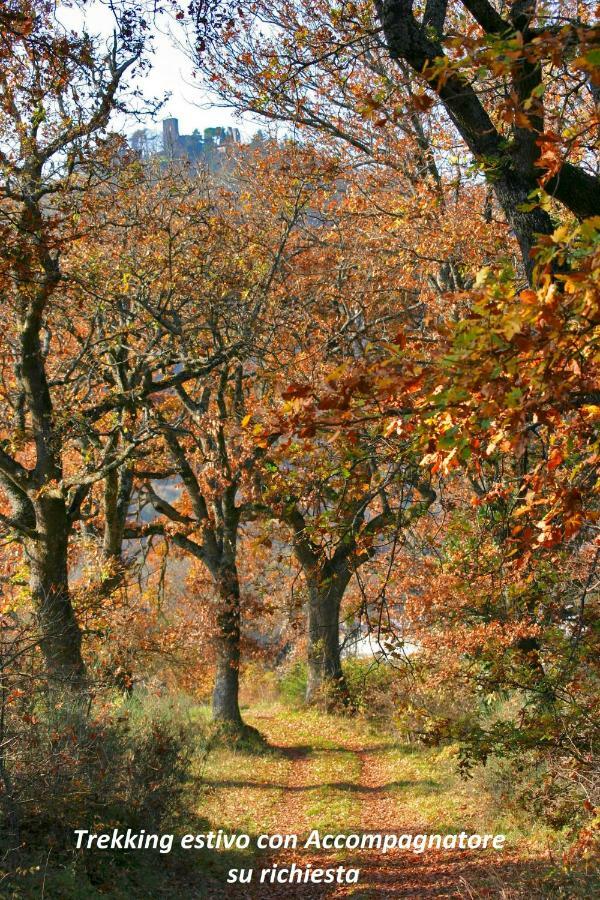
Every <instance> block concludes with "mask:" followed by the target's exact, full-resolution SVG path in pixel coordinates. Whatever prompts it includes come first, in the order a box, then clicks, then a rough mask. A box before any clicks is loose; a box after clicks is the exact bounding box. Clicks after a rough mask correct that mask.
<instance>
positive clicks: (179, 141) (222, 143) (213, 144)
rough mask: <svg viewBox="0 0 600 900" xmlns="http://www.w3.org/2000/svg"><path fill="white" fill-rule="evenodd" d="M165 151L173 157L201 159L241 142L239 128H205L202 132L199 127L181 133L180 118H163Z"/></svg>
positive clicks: (220, 126) (219, 126)
mask: <svg viewBox="0 0 600 900" xmlns="http://www.w3.org/2000/svg"><path fill="white" fill-rule="evenodd" d="M162 126H163V147H162V149H163V153H164V154H165V155H166V156H169V157H171V158H172V159H179V158H187V159H191V160H193V159H200V158H201V157H203V156H211V155H212V154H213V153H214V152H215V151H219V150H222V149H223V148H224V147H226V146H228V145H229V144H239V143H241V140H242V139H241V135H240V131H239V128H231V127H223V126H222V125H218V126H217V127H216V128H205V129H204V132H203V133H202V134H201V133H200V132H199V131H198V130H197V129H196V130H195V131H193V132H192V134H180V133H179V120H178V119H175V118H169V119H163V123H162Z"/></svg>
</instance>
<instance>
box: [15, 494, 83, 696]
mask: <svg viewBox="0 0 600 900" xmlns="http://www.w3.org/2000/svg"><path fill="white" fill-rule="evenodd" d="M33 505H34V509H35V517H36V531H37V537H36V539H32V540H30V541H28V542H27V547H26V551H27V557H28V561H29V586H30V590H31V598H32V601H33V604H34V608H35V610H36V614H37V620H38V626H39V631H40V647H41V650H42V654H43V656H44V661H45V664H46V672H47V674H48V676H49V678H50V680H51V681H52V682H53V684H54V685H55V686H58V685H60V684H64V685H65V686H69V687H77V686H80V685H81V684H82V683H83V680H84V674H85V668H84V663H83V658H82V655H81V631H80V629H79V625H78V624H77V620H76V618H75V613H74V612H73V606H72V604H71V597H70V593H69V578H68V560H67V553H68V543H69V531H70V527H69V521H68V515H67V510H66V507H65V502H64V500H63V498H61V497H52V496H45V497H43V498H41V499H39V500H37V501H35V502H34V504H33Z"/></svg>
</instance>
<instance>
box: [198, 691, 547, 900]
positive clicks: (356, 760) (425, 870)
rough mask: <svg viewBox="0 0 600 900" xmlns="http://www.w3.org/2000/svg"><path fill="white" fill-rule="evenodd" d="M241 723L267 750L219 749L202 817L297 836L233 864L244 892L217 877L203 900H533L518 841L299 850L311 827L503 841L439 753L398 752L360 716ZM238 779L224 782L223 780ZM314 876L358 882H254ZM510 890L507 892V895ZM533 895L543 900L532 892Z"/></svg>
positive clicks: (255, 714) (254, 714) (260, 716)
mask: <svg viewBox="0 0 600 900" xmlns="http://www.w3.org/2000/svg"><path fill="white" fill-rule="evenodd" d="M245 716H246V720H247V721H248V722H249V723H251V724H252V725H254V726H255V727H257V728H258V729H259V730H260V731H261V732H262V734H263V735H265V737H266V738H267V740H268V741H269V744H270V746H271V748H272V750H271V751H270V752H268V753H266V754H264V755H256V754H253V753H247V752H245V751H243V750H237V751H230V750H227V751H225V750H220V751H218V752H217V753H215V754H214V756H213V758H212V759H209V760H208V762H207V765H206V769H205V772H204V775H203V789H202V790H203V799H202V813H203V815H205V816H208V818H209V821H210V823H211V825H212V826H213V827H215V828H219V827H220V828H223V829H226V830H231V831H236V832H238V833H239V832H240V831H247V832H248V833H249V834H252V835H254V836H256V835H258V834H261V833H270V834H297V835H298V846H297V847H296V848H295V849H294V848H288V849H286V848H282V849H278V850H271V851H269V850H265V851H263V853H262V855H260V856H255V857H250V856H249V857H247V858H246V859H245V860H242V861H239V860H238V861H236V862H234V863H232V865H234V866H246V867H252V868H253V869H254V872H253V880H252V882H251V883H250V884H248V885H244V886H241V885H238V886H230V885H226V884H224V881H225V878H226V872H224V873H223V875H221V877H220V878H219V879H218V880H219V881H220V882H221V885H222V887H218V886H217V885H216V884H214V886H213V887H211V888H209V890H208V893H204V894H203V895H202V896H208V897H213V898H215V900H216V898H221V897H236V898H237V897H239V898H249V900H250V898H257V900H262V898H264V900H271V898H273V900H276V898H286V900H291V898H294V897H299V898H307V900H313V898H314V900H319V898H336V897H353V898H355V900H358V898H360V900H371V898H379V897H381V898H386V897H391V898H424V900H426V898H434V897H435V898H442V897H446V898H458V897H465V898H478V897H502V898H512V897H525V896H528V897H532V896H535V893H533V892H532V890H531V888H529V889H527V890H526V892H520V891H519V890H518V889H517V885H518V883H519V882H521V881H522V880H523V877H524V874H525V871H528V872H529V875H531V873H532V871H534V869H535V867H536V858H535V856H532V855H531V854H529V855H528V854H526V852H525V847H524V845H523V843H522V842H520V841H519V840H518V836H516V835H511V834H509V833H508V834H507V842H506V848H505V849H504V850H503V851H494V850H463V851H461V850H447V851H443V850H442V851H440V850H429V851H427V850H426V851H425V852H424V853H420V854H417V853H414V852H413V851H412V850H409V851H407V850H400V851H392V852H388V853H386V854H385V855H384V854H382V853H381V851H377V850H362V851H361V850H359V851H354V850H338V851H333V850H332V851H326V850H321V849H316V848H314V847H311V848H306V849H305V848H304V847H303V843H304V841H305V839H306V837H307V836H308V835H309V834H310V832H311V830H312V829H318V830H319V831H320V833H321V834H324V833H328V834H339V833H344V834H350V833H359V834H364V833H383V834H388V833H403V834H423V833H439V834H447V833H448V834H454V833H459V832H461V831H466V832H469V833H473V832H478V833H503V832H504V829H503V828H502V827H500V825H501V823H498V822H495V821H493V820H492V819H490V814H489V813H486V809H485V804H484V803H483V802H482V798H481V795H480V793H479V792H478V790H477V788H476V786H475V785H473V784H470V783H468V782H467V783H465V782H461V781H460V779H458V777H457V775H456V761H455V759H454V758H453V757H452V753H451V751H449V750H448V749H446V750H442V751H441V752H440V751H439V749H438V750H436V751H426V750H422V749H416V748H411V747H406V746H398V744H397V742H396V741H395V740H394V739H393V737H392V736H390V735H389V734H384V733H382V732H380V731H378V730H377V729H376V728H373V727H372V726H370V725H369V724H368V723H366V722H365V721H363V720H361V719H354V720H348V719H344V718H339V717H334V716H324V715H323V714H322V713H321V714H319V715H318V714H316V713H314V712H313V711H310V710H302V711H292V712H291V711H290V710H289V709H287V708H283V707H279V706H274V707H268V708H267V707H266V706H265V707H264V708H260V707H255V708H252V709H251V710H247V711H246V713H245ZM232 771H234V772H235V773H236V775H235V778H234V779H233V780H227V779H226V778H225V777H224V776H225V773H226V772H228V773H231V772H232ZM292 862H293V863H296V865H297V866H302V867H306V866H307V865H308V864H310V865H311V866H312V868H313V869H314V868H337V867H338V866H340V865H341V866H344V867H346V868H359V869H360V878H359V881H358V883H357V884H338V883H335V884H333V885H331V884H328V885H323V884H321V885H318V884H293V885H288V884H277V883H275V884H271V883H270V882H269V877H270V876H267V881H266V883H262V884H260V883H257V882H258V879H259V876H260V872H261V870H262V869H269V868H270V869H273V868H274V867H275V866H277V867H279V868H281V867H285V866H289V865H290V864H291V863H292ZM507 885H511V886H512V887H511V888H507ZM539 896H543V895H539Z"/></svg>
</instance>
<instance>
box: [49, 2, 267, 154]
mask: <svg viewBox="0 0 600 900" xmlns="http://www.w3.org/2000/svg"><path fill="white" fill-rule="evenodd" d="M58 17H59V19H60V21H61V22H62V23H63V24H64V25H65V26H67V27H68V28H71V29H73V30H74V31H80V30H82V28H83V26H84V22H85V26H86V27H87V31H88V32H89V33H90V34H106V35H110V34H111V32H112V27H113V26H112V16H111V13H110V11H109V10H108V9H107V8H106V6H102V5H101V4H99V3H93V4H91V5H90V6H89V7H88V8H87V10H86V12H85V15H84V16H82V14H81V11H80V10H79V9H73V8H71V9H66V8H64V7H63V8H62V9H61V8H60V7H59V16H58ZM171 30H172V32H173V34H175V35H177V30H179V34H181V28H180V26H179V25H178V23H176V22H174V21H170V22H168V21H167V20H166V19H165V20H164V21H163V23H162V25H161V31H158V30H157V31H155V37H154V42H153V43H154V48H155V52H154V53H153V54H152V57H151V59H152V69H151V71H150V72H146V73H145V75H144V78H143V82H141V83H140V82H138V83H137V85H136V86H142V87H143V93H144V96H145V97H147V98H153V97H162V96H163V95H164V94H165V92H168V93H170V95H171V96H170V99H168V100H167V102H166V104H165V105H164V107H163V109H162V110H161V111H160V112H159V113H158V116H157V122H156V123H153V122H152V120H151V119H148V120H147V121H145V122H144V123H143V125H145V127H147V128H148V129H149V130H151V131H154V130H160V123H161V121H162V119H165V118H167V116H175V117H176V118H178V119H179V131H180V133H181V134H191V132H192V131H193V130H194V129H195V128H197V129H198V130H199V131H202V130H203V129H204V128H207V127H208V126H213V125H235V126H236V127H238V128H240V130H241V131H242V133H243V134H244V135H246V136H250V135H251V134H253V133H254V132H255V131H256V130H257V129H258V128H259V127H260V123H259V122H254V121H252V120H250V119H244V120H241V121H240V119H239V118H238V117H236V116H235V115H234V113H233V111H232V110H230V109H223V108H221V107H218V106H215V105H214V104H216V103H217V100H216V99H215V98H211V96H210V94H209V92H207V91H206V89H205V88H203V86H202V85H201V83H200V82H199V81H198V80H197V79H194V75H193V66H192V65H191V63H190V61H189V60H188V59H187V58H186V56H185V53H184V52H183V50H182V49H181V48H179V47H177V41H176V37H173V34H171V33H169V32H170V31H171ZM211 103H212V104H213V105H212V108H210V107H211ZM207 107H209V108H207ZM119 127H122V128H123V130H124V131H125V132H127V133H131V132H132V131H134V130H135V129H136V128H139V127H141V125H139V124H137V123H136V122H135V121H132V122H130V123H129V122H125V123H119Z"/></svg>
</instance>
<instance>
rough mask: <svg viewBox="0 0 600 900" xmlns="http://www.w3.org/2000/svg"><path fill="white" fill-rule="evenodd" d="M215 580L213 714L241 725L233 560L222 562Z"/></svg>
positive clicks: (237, 599)
mask: <svg viewBox="0 0 600 900" xmlns="http://www.w3.org/2000/svg"><path fill="white" fill-rule="evenodd" d="M216 582H217V584H216V587H217V591H218V595H219V610H218V612H217V631H216V635H215V638H214V646H215V649H216V656H217V662H216V672H215V685H214V689H213V697H212V715H213V720H214V721H215V722H222V723H224V724H227V725H229V726H232V727H233V728H235V729H241V728H243V727H244V723H243V721H242V715H241V713H240V706H239V683H240V586H239V581H238V575H237V570H236V567H235V564H234V563H230V564H226V565H223V566H221V568H220V569H219V571H218V573H217V579H216Z"/></svg>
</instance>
